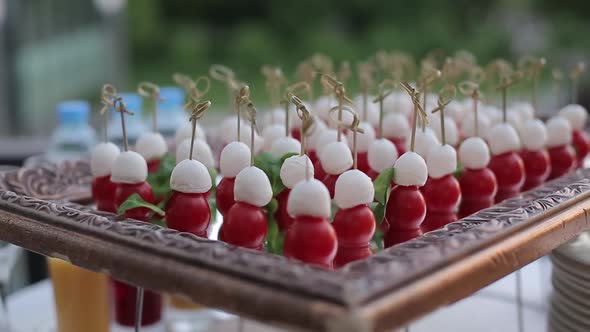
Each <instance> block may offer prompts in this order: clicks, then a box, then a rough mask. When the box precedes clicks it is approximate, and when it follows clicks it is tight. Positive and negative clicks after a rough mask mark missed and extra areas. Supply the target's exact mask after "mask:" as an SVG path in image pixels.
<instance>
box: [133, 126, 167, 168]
mask: <svg viewBox="0 0 590 332" xmlns="http://www.w3.org/2000/svg"><path fill="white" fill-rule="evenodd" d="M135 151H137V153H139V154H140V155H141V156H142V157H143V158H144V159H145V160H146V162H147V168H148V173H156V172H157V171H158V167H160V159H161V158H162V157H163V156H164V155H165V154H166V152H168V144H167V143H166V140H165V139H164V136H162V134H160V133H156V132H147V133H144V134H142V135H141V136H139V138H138V139H137V142H135Z"/></svg>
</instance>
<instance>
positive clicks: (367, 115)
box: [353, 95, 379, 130]
mask: <svg viewBox="0 0 590 332" xmlns="http://www.w3.org/2000/svg"><path fill="white" fill-rule="evenodd" d="M373 98H374V97H373V96H367V102H366V104H365V101H364V97H363V95H357V96H356V97H354V99H353V102H354V104H355V105H356V107H355V109H357V110H360V111H359V113H360V114H361V119H362V120H363V121H366V122H368V123H370V124H371V126H373V129H375V130H377V128H379V107H378V106H377V105H376V104H374V103H372V102H371V101H372V100H373Z"/></svg>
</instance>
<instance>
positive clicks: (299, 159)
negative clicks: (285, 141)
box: [275, 155, 314, 231]
mask: <svg viewBox="0 0 590 332" xmlns="http://www.w3.org/2000/svg"><path fill="white" fill-rule="evenodd" d="M306 167H307V169H306ZM306 173H307V174H308V175H309V177H313V174H314V168H313V164H312V162H311V160H310V159H309V157H308V156H307V155H297V156H291V157H289V158H287V159H285V161H284V162H283V165H282V166H281V171H280V177H281V181H282V182H283V184H284V185H285V187H286V188H285V189H284V190H283V191H281V192H280V193H279V194H278V195H277V203H278V209H277V212H275V219H276V220H277V223H278V225H279V229H280V230H281V231H286V230H287V229H288V228H289V226H291V224H292V223H293V220H294V219H293V217H291V216H290V215H289V213H288V211H287V202H288V200H289V194H290V193H291V189H292V188H293V187H294V186H295V185H296V184H297V183H299V182H301V181H304V180H305V178H306Z"/></svg>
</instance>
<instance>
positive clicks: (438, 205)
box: [422, 174, 461, 232]
mask: <svg viewBox="0 0 590 332" xmlns="http://www.w3.org/2000/svg"><path fill="white" fill-rule="evenodd" d="M422 193H423V195H424V200H425V201H426V206H427V211H426V217H425V218H424V222H423V223H422V231H423V232H430V231H432V230H435V229H438V228H440V227H443V226H444V225H446V224H448V223H451V222H453V221H456V220H457V215H456V212H457V210H458V208H459V202H460V201H461V187H460V185H459V181H457V179H456V178H455V176H454V175H453V174H447V175H445V176H443V177H441V178H438V179H433V178H432V177H429V178H428V181H426V184H425V185H424V187H422Z"/></svg>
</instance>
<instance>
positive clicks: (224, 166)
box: [215, 142, 250, 216]
mask: <svg viewBox="0 0 590 332" xmlns="http://www.w3.org/2000/svg"><path fill="white" fill-rule="evenodd" d="M248 166H250V148H249V147H248V146H247V145H246V144H244V143H242V142H231V143H229V144H228V145H226V146H225V147H224V148H223V150H221V156H220V158H219V170H220V172H221V175H222V179H221V181H220V182H219V184H218V185H217V190H216V191H215V200H216V202H217V209H218V210H219V213H221V215H222V216H225V215H226V214H227V212H228V211H229V209H230V208H231V207H232V205H234V202H235V201H234V185H235V180H236V176H237V175H238V173H240V172H241V171H242V170H243V169H244V168H246V167H248Z"/></svg>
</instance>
